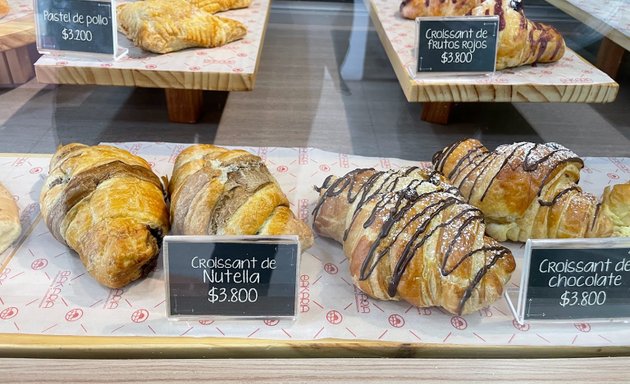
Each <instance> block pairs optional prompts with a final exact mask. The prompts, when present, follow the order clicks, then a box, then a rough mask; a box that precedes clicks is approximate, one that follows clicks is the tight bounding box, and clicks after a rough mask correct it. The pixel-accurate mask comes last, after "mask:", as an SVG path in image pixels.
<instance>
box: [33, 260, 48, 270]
mask: <svg viewBox="0 0 630 384" xmlns="http://www.w3.org/2000/svg"><path fill="white" fill-rule="evenodd" d="M47 265H48V260H47V259H37V260H35V261H33V262H32V263H31V268H32V269H33V270H34V271H39V270H40V269H44V268H46V266H47Z"/></svg>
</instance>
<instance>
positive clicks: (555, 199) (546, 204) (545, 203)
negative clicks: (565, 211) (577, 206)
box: [538, 185, 581, 207]
mask: <svg viewBox="0 0 630 384" xmlns="http://www.w3.org/2000/svg"><path fill="white" fill-rule="evenodd" d="M571 191H581V189H580V187H578V186H577V185H574V186H572V187H569V188H566V189H563V190H562V191H560V192H559V193H558V194H556V195H555V196H554V197H553V199H551V201H543V200H542V199H538V204H540V205H541V206H543V207H553V206H554V205H556V203H557V202H558V200H560V198H561V197H562V196H564V195H566V194H567V193H569V192H571Z"/></svg>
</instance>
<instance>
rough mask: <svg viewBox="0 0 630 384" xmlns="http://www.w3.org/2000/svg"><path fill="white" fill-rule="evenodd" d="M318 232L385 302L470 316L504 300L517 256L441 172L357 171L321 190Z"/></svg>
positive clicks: (316, 218) (359, 282)
mask: <svg viewBox="0 0 630 384" xmlns="http://www.w3.org/2000/svg"><path fill="white" fill-rule="evenodd" d="M317 190H318V191H319V194H320V198H319V201H318V203H317V205H316V207H315V210H314V212H313V215H314V222H313V228H314V229H315V231H316V232H317V233H319V234H320V235H321V236H324V237H330V238H332V239H334V240H336V241H337V242H340V243H341V244H342V245H343V251H344V254H345V255H346V257H347V258H348V260H349V268H350V274H351V275H352V279H353V281H354V284H355V285H356V286H357V287H358V288H360V289H361V290H362V291H363V292H365V293H366V294H367V295H369V296H371V297H374V298H377V299H381V300H404V301H407V302H409V303H411V304H413V305H415V306H417V307H431V306H439V307H442V308H443V309H445V310H446V311H448V312H450V313H454V314H466V313H470V312H473V311H476V310H479V309H481V308H484V307H486V306H488V305H490V304H492V303H493V302H494V301H496V300H498V299H499V298H500V297H501V295H502V293H503V288H504V286H505V284H507V282H508V281H509V279H510V276H511V273H512V272H513V271H514V268H515V262H514V258H513V256H512V254H511V252H510V251H509V250H508V249H507V248H505V247H503V246H502V245H501V244H499V243H498V242H496V241H495V240H493V239H491V238H490V237H488V236H485V235H484V229H485V225H484V218H483V215H482V213H481V211H479V210H478V209H477V208H475V207H473V206H471V205H468V204H466V203H465V202H464V201H463V199H462V197H461V196H460V195H459V193H458V191H457V189H455V188H454V187H452V186H450V185H449V184H447V183H446V182H445V180H444V178H443V177H441V176H440V175H439V174H438V173H437V172H431V171H428V170H423V169H419V168H415V167H410V168H403V169H400V170H397V171H385V172H377V171H376V170H374V169H357V170H354V171H352V172H350V173H348V174H346V175H345V176H342V177H339V178H337V177H335V176H329V177H328V178H327V179H326V180H325V181H324V183H323V185H322V186H321V187H319V188H317Z"/></svg>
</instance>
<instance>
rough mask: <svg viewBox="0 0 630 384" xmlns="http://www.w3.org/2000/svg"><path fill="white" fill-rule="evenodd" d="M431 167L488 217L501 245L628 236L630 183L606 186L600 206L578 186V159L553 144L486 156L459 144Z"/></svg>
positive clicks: (507, 148)
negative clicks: (515, 242)
mask: <svg viewBox="0 0 630 384" xmlns="http://www.w3.org/2000/svg"><path fill="white" fill-rule="evenodd" d="M433 165H434V169H435V170H437V171H438V172H441V173H442V174H444V175H445V176H446V177H447V178H448V179H449V180H450V182H451V183H452V184H453V185H455V186H456V187H458V189H459V191H460V192H461V193H462V195H463V196H464V197H465V198H466V199H467V201H468V202H469V203H470V204H472V205H474V206H476V207H477V208H479V209H481V211H482V212H483V213H484V215H485V217H486V231H487V233H488V234H489V235H490V236H492V237H494V238H495V239H497V240H499V241H504V240H513V241H526V240H527V239H530V238H535V239H539V238H581V237H609V236H628V235H630V183H626V184H619V185H615V186H613V187H612V188H610V187H609V188H607V189H606V192H605V193H604V197H603V200H602V202H601V203H600V202H598V201H597V199H596V198H595V196H593V195H591V194H589V193H585V192H583V191H582V189H581V188H580V187H579V186H578V185H577V183H578V181H579V178H580V170H581V169H582V167H583V166H584V163H583V162H582V160H581V159H580V158H579V157H578V156H577V155H576V154H575V153H573V152H571V151H570V150H569V149H567V148H565V147H563V146H562V145H560V144H556V143H546V144H534V143H526V142H522V143H514V144H510V145H502V146H499V147H498V148H497V149H496V150H494V151H492V152H490V151H489V150H488V149H487V148H486V147H484V146H483V145H482V144H481V143H480V142H479V141H478V140H475V139H466V140H462V141H458V142H456V143H454V144H452V145H450V146H448V147H446V148H445V149H443V150H442V151H440V152H438V153H436V154H435V155H434V156H433Z"/></svg>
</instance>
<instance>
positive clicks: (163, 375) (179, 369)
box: [0, 358, 630, 384]
mask: <svg viewBox="0 0 630 384" xmlns="http://www.w3.org/2000/svg"><path fill="white" fill-rule="evenodd" d="M628 364H630V359H629V358H596V359H535V360H526V359H501V360H487V359H427V360H424V359H423V360H412V359H397V360H392V359H264V358H257V359H250V360H246V361H243V360H227V359H218V360H198V359H197V360H165V359H158V360H85V359H79V360H73V359H65V360H51V359H46V360H44V359H0V375H2V376H3V377H7V378H11V379H16V380H19V381H21V382H34V383H42V382H46V383H64V384H65V383H78V382H81V383H102V382H103V381H107V382H116V383H164V382H188V383H201V382H207V381H208V378H212V382H213V383H217V382H221V383H252V382H255V383H260V384H263V383H269V384H279V383H296V382H299V383H321V384H323V383H356V384H370V383H398V382H401V383H402V382H404V383H416V382H422V383H445V382H454V383H461V382H463V381H467V382H474V383H481V382H483V383H550V382H552V383H560V382H571V383H574V384H582V383H584V384H587V383H594V382H605V383H613V382H614V383H623V382H627V378H628V377H627V369H626V368H627V366H628ZM471 372H474V375H473V374H471ZM105 378H106V379H105Z"/></svg>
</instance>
